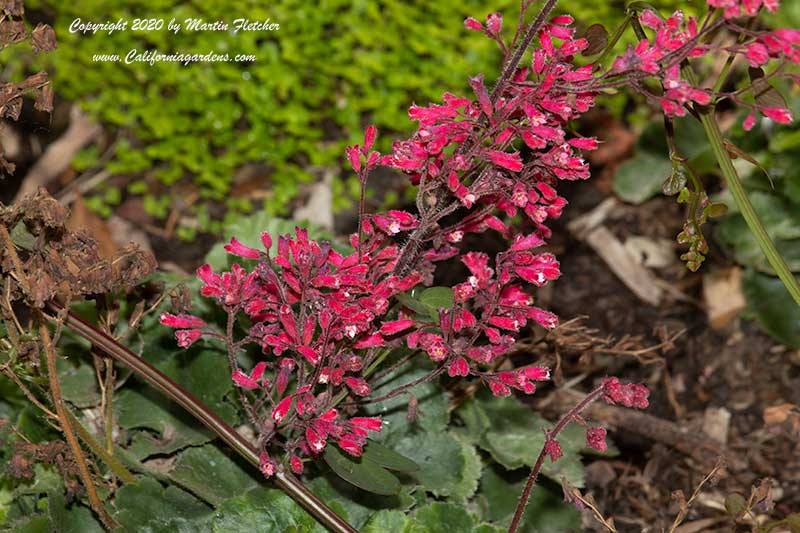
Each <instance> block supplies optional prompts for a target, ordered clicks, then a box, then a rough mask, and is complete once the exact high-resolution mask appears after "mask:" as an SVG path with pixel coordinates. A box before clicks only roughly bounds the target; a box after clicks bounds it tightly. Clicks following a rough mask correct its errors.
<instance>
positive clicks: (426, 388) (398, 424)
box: [364, 362, 450, 451]
mask: <svg viewBox="0 0 800 533" xmlns="http://www.w3.org/2000/svg"><path fill="white" fill-rule="evenodd" d="M430 369H431V367H430V365H429V364H427V363H424V362H420V363H418V364H417V365H412V366H409V367H408V368H407V369H406V370H405V371H402V372H400V373H397V374H393V375H392V376H391V377H390V378H389V379H388V380H387V381H384V382H383V383H382V384H381V385H379V386H378V387H376V389H375V392H374V393H373V394H374V395H375V396H376V397H378V396H381V395H384V394H386V393H388V392H390V391H392V390H394V389H396V388H398V387H400V386H402V385H403V384H405V383H409V382H411V381H413V380H415V379H417V378H420V377H422V376H424V375H425V374H427V373H428V372H430ZM409 393H410V394H413V395H414V396H415V397H416V398H417V400H418V401H419V404H418V410H419V413H420V415H419V417H418V418H417V419H416V421H414V422H413V423H409V422H408V420H406V415H407V414H408V396H407V395H404V394H400V395H398V396H395V397H394V398H389V399H388V400H384V401H382V402H375V403H372V404H369V405H367V406H365V408H364V411H365V412H366V413H367V414H368V415H371V416H376V415H381V416H382V417H383V422H384V426H383V430H382V431H381V432H380V433H379V434H377V435H375V436H374V437H373V439H374V440H377V441H378V442H381V443H383V444H385V445H387V446H389V447H390V448H392V449H394V450H397V451H399V450H398V449H397V448H396V447H394V445H393V442H394V440H396V437H397V436H398V435H403V434H405V433H406V432H408V431H409V430H415V431H416V430H421V431H425V432H433V433H436V432H441V431H443V430H444V429H445V428H446V427H447V422H448V420H449V419H450V413H449V411H448V398H447V392H446V391H445V390H444V389H443V388H442V387H441V386H440V385H439V384H438V381H434V382H430V381H429V382H427V383H421V384H419V385H417V386H416V387H413V388H412V389H411V390H410V391H409Z"/></svg>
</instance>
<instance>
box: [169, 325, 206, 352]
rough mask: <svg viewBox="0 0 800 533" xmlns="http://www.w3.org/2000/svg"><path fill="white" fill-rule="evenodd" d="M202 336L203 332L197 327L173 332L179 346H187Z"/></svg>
mask: <svg viewBox="0 0 800 533" xmlns="http://www.w3.org/2000/svg"><path fill="white" fill-rule="evenodd" d="M202 336H203V332H202V331H201V330H199V329H182V330H179V331H176V332H175V338H176V339H178V346H180V347H181V348H188V347H189V346H191V345H192V344H194V343H195V342H196V341H197V339H199V338H200V337H202Z"/></svg>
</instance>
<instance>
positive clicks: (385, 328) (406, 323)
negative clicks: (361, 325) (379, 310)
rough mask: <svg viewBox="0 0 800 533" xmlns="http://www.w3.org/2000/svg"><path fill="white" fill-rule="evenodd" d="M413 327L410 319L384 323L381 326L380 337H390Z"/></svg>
mask: <svg viewBox="0 0 800 533" xmlns="http://www.w3.org/2000/svg"><path fill="white" fill-rule="evenodd" d="M413 325H414V321H413V320H411V319H410V318H404V319H402V320H395V321H393V322H384V323H383V325H382V326H381V335H386V336H387V337H390V336H392V335H394V334H396V333H400V332H401V331H403V330H406V329H408V328H410V327H411V326H413Z"/></svg>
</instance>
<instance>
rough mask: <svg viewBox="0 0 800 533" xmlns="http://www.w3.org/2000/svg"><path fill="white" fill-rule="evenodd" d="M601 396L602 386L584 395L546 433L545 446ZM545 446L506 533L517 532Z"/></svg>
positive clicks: (542, 458) (539, 469)
mask: <svg viewBox="0 0 800 533" xmlns="http://www.w3.org/2000/svg"><path fill="white" fill-rule="evenodd" d="M602 394H603V385H598V387H597V388H596V389H594V390H593V391H592V392H590V393H589V394H587V395H586V397H585V398H584V399H583V400H581V401H580V403H578V404H577V405H576V406H575V407H573V408H572V409H570V410H569V412H567V414H565V415H564V416H563V417H562V418H561V420H559V421H558V423H557V424H556V425H555V427H554V428H553V429H552V430H551V431H549V432H548V433H547V437H546V439H545V444H546V443H547V441H548V440H555V438H556V437H558V434H559V433H561V431H562V430H563V429H564V428H565V427H566V426H567V424H569V422H570V421H571V420H572V419H573V418H575V417H576V416H577V415H579V414H581V412H582V411H583V410H584V409H586V407H588V406H589V404H590V403H592V402H593V401H595V400H597V399H598V398H599V397H600V396H601V395H602ZM545 455H546V454H545V446H544V445H543V446H542V450H541V451H540V452H539V457H537V458H536V463H535V464H534V465H533V468H531V473H530V475H529V476H528V481H527V482H526V483H525V488H524V489H522V494H521V495H520V497H519V503H517V510H516V511H515V512H514V518H512V519H511V525H510V526H508V533H515V532H516V531H517V527H519V522H520V520H522V515H523V514H524V513H525V507H526V506H527V505H528V499H529V498H530V497H531V490H533V484H534V483H535V482H536V478H537V477H539V472H540V471H541V470H542V465H544V457H545Z"/></svg>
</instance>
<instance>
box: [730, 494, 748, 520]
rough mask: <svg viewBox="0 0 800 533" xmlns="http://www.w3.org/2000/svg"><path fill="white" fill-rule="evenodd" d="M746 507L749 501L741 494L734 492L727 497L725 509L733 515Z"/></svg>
mask: <svg viewBox="0 0 800 533" xmlns="http://www.w3.org/2000/svg"><path fill="white" fill-rule="evenodd" d="M746 507H747V501H746V500H745V499H744V496H742V495H741V494H737V493H735V492H734V493H731V494H728V495H727V496H726V497H725V511H727V513H728V514H729V515H732V516H733V517H736V515H738V514H739V513H741V512H742V511H744V510H745V508H746Z"/></svg>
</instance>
